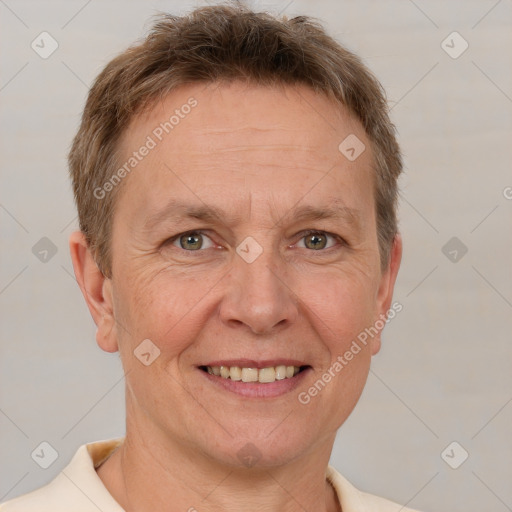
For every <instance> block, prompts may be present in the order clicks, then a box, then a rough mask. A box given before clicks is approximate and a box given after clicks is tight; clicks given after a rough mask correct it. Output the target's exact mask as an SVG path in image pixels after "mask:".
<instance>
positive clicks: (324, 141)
mask: <svg viewBox="0 0 512 512" xmlns="http://www.w3.org/2000/svg"><path fill="white" fill-rule="evenodd" d="M347 137H349V138H350V137H356V138H357V140H358V141H360V142H361V144H364V146H365V147H366V149H365V151H364V152H363V153H362V154H361V155H360V156H359V158H358V159H357V161H350V160H349V159H347V158H346V157H345V156H343V153H342V152H340V149H339V146H340V144H341V143H342V142H343V141H344V140H346V139H347ZM145 146H147V147H150V149H149V150H144V151H143V152H144V153H145V156H144V157H143V158H141V159H140V161H137V162H136V166H137V168H136V169H134V172H131V173H130V176H129V179H128V180H127V181H128V183H124V184H123V187H126V185H128V187H127V188H128V189H131V196H132V197H131V200H132V202H133V207H134V208H138V207H139V206H140V207H141V208H142V207H145V209H146V210H147V209H148V208H150V209H155V208H156V209H157V208H158V206H164V205H166V204H167V203H168V201H169V195H173V194H174V195H176V192H177V190H178V189H179V190H180V193H181V194H183V192H185V193H186V194H187V195H188V196H189V198H190V199H194V200H195V202H196V203H197V202H198V199H201V198H206V197H209V198H210V199H213V200H215V201H216V202H217V203H218V204H219V203H221V204H223V203H225V202H226V198H225V197H224V198H223V197H222V193H223V192H225V191H226V190H227V188H228V186H229V185H232V186H236V187H238V188H239V189H241V188H242V187H243V189H244V190H245V192H246V195H247V194H248V191H250V194H249V195H250V196H251V198H252V199H254V200H255V201H257V199H258V197H260V198H262V197H263V196H266V197H267V198H268V197H270V196H272V201H275V198H276V194H277V195H279V197H280V198H281V199H283V200H284V201H285V202H287V203H288V206H289V207H290V206H292V205H291V204H290V203H293V202H294V201H295V200H296V198H297V197H298V196H299V195H304V192H305V191H306V190H307V189H313V188H315V193H318V194H320V196H319V197H320V198H321V196H322V194H323V195H324V196H325V195H326V194H328V195H329V196H330V197H332V196H333V195H334V196H336V192H334V193H333V190H334V191H336V189H337V188H338V186H341V187H342V188H345V189H347V188H354V183H355V182H357V183H358V184H359V185H362V186H364V187H365V188H366V189H367V190H368V191H370V192H369V195H370V197H371V196H372V195H373V194H372V192H371V190H372V189H373V187H372V182H373V176H372V174H373V171H372V156H371V149H370V144H369V142H368V140H367V137H366V134H365V132H364V129H363V127H362V125H361V123H360V122H359V121H358V120H357V119H355V118H354V117H353V116H352V115H351V114H350V113H349V112H348V111H347V109H345V108H344V107H343V106H341V105H338V104H335V103H333V102H332V101H330V100H328V99H327V98H326V97H325V96H324V95H322V94H317V93H315V92H314V91H313V90H311V89H310V88H308V87H306V86H279V87H262V86H257V85H253V84H247V83H242V82H232V83H230V84H209V85H205V84H194V85H189V86H183V87H180V88H179V89H176V90H175V91H173V92H172V93H171V94H169V95H168V96H167V97H165V98H163V99H162V100H161V101H159V102H157V103H155V104H154V105H153V106H152V108H151V109H149V110H147V111H145V112H144V113H143V114H140V115H138V116H136V117H135V118H134V119H133V120H132V121H131V123H130V125H129V127H128V129H127V130H126V132H125V134H124V137H123V139H122V143H121V147H120V149H121V154H122V156H121V158H122V159H123V161H127V160H128V159H129V158H130V155H133V154H134V153H140V152H141V151H140V150H141V149H142V148H144V147H145ZM133 158H135V157H133ZM333 168H335V170H334V172H331V171H332V170H333ZM356 173H357V176H356ZM324 176H327V178H326V179H324V180H323V179H322V177H324ZM319 180H321V181H323V183H322V184H321V186H317V185H315V183H317V182H319ZM130 182H131V184H130ZM156 183H158V184H159V185H158V186H155V184H156ZM322 189H323V190H322ZM135 192H136V197H135ZM253 196H254V197H253ZM356 196H357V194H356ZM231 199H233V200H234V199H235V198H233V197H232V198H231ZM366 199H368V198H366ZM347 200H350V198H348V197H347Z"/></svg>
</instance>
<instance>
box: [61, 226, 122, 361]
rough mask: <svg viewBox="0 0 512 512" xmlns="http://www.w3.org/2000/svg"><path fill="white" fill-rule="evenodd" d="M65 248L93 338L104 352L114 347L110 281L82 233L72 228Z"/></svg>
mask: <svg viewBox="0 0 512 512" xmlns="http://www.w3.org/2000/svg"><path fill="white" fill-rule="evenodd" d="M69 251H70V253H71V260H72V262H73V268H74V270H75V277H76V280H77V283H78V286H80V290H82V294H83V296H84V298H85V302H86V303H87V306H88V308H89V311H90V312H91V315H92V318H93V320H94V323H95V324H96V327H97V330H96V341H97V343H98V345H99V346H100V348H102V349H103V350H105V352H116V351H117V350H118V344H117V335H116V329H115V318H114V308H113V302H112V281H111V279H108V278H106V277H105V276H104V275H103V274H102V272H101V271H100V269H99V268H98V265H97V264H96V261H95V260H94V257H93V255H92V253H91V250H90V248H89V244H88V243H87V241H86V239H85V235H84V234H83V233H82V232H81V231H76V232H74V233H72V234H71V236H70V237H69Z"/></svg>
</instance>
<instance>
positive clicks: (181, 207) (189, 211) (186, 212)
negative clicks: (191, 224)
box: [144, 199, 361, 230]
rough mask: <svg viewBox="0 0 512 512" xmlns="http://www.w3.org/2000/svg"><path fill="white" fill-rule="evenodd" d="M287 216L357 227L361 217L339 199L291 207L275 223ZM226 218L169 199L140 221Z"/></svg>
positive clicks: (148, 223) (149, 223) (149, 224)
mask: <svg viewBox="0 0 512 512" xmlns="http://www.w3.org/2000/svg"><path fill="white" fill-rule="evenodd" d="M286 217H288V218H289V217H291V218H292V219H293V221H295V222H297V221H303V220H322V219H334V220H340V221H344V222H346V223H347V224H350V225H353V226H355V227H359V226H360V224H361V214H360V212H359V210H355V209H354V208H349V207H347V206H345V205H344V204H343V203H342V202H341V201H340V200H339V199H335V200H333V201H332V202H331V203H330V204H329V205H327V206H324V207H315V206H311V205H303V206H298V207H295V208H291V209H290V211H288V212H287V213H286V214H285V215H282V216H281V217H280V218H279V219H278V220H277V222H276V224H280V223H281V222H282V221H283V219H284V218H286ZM228 218H230V215H228V214H227V213H226V212H225V211H224V210H223V209H222V208H219V207H216V206H208V205H206V204H202V205H192V204H190V203H185V202H182V201H180V200H177V199H172V200H170V201H169V202H168V203H167V205H166V206H165V207H164V208H163V209H161V210H159V211H158V212H156V213H154V214H152V215H150V216H149V217H148V218H147V219H146V221H145V222H144V228H145V229H148V230H152V229H154V228H155V227H156V226H158V225H159V224H160V223H162V222H164V221H166V220H168V219H173V220H175V221H176V220H181V219H197V220H201V221H210V222H221V221H223V220H224V221H225V220H226V219H228ZM240 220H241V216H240V215H234V216H231V223H233V224H234V223H236V222H237V221H240Z"/></svg>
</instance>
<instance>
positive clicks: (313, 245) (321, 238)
mask: <svg viewBox="0 0 512 512" xmlns="http://www.w3.org/2000/svg"><path fill="white" fill-rule="evenodd" d="M329 238H330V239H332V240H336V239H338V240H339V237H337V236H335V235H330V234H329V233H325V232H324V231H307V232H306V233H302V238H301V239H300V242H302V241H304V245H303V246H300V245H299V247H305V248H306V249H312V250H314V251H318V250H321V249H326V248H327V249H330V248H331V247H333V246H334V245H336V244H335V243H332V244H331V245H329V246H327V244H328V239H329ZM300 242H299V244H300Z"/></svg>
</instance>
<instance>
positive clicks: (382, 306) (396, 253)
mask: <svg viewBox="0 0 512 512" xmlns="http://www.w3.org/2000/svg"><path fill="white" fill-rule="evenodd" d="M401 260H402V237H401V235H400V233H397V234H396V235H395V237H394V239H393V244H392V247H391V251H390V255H389V262H388V267H387V269H386V270H385V272H384V273H383V274H382V276H381V279H380V284H379V290H378V292H377V307H376V313H377V318H375V323H377V322H379V320H380V321H381V322H382V321H383V322H385V320H386V318H387V315H388V311H389V309H390V307H391V300H392V299H393V290H394V289H395V281H396V276H397V275H398V269H399V268H400V262H401ZM381 322H379V323H381ZM381 331H382V329H379V332H378V334H376V335H375V337H374V338H373V339H372V355H375V354H376V353H377V352H378V351H379V350H380V346H381Z"/></svg>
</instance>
